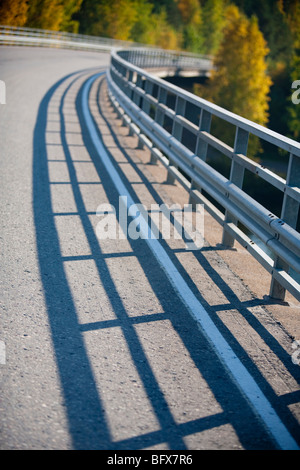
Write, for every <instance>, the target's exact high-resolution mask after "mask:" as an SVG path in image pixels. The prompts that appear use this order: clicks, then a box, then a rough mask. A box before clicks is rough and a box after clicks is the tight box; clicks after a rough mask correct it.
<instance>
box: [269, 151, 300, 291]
mask: <svg viewBox="0 0 300 470" xmlns="http://www.w3.org/2000/svg"><path fill="white" fill-rule="evenodd" d="M286 186H292V187H297V188H300V158H299V157H296V156H295V155H293V154H292V153H291V154H290V158H289V165H288V171H287V177H286ZM298 214H299V202H298V201H296V200H295V199H293V198H292V197H291V196H289V195H288V194H287V193H286V191H285V193H284V196H283V203H282V209H281V219H282V220H283V221H284V222H286V223H287V224H289V225H290V226H291V227H293V228H296V226H297V221H298ZM274 268H275V269H282V270H284V271H287V272H288V270H289V265H288V264H287V263H285V262H284V261H283V260H282V259H281V258H279V257H276V259H275V261H274ZM285 293H286V289H285V288H284V287H282V285H281V284H279V282H278V281H277V280H276V279H274V277H272V280H271V286H270V297H272V298H274V299H278V300H284V299H285Z"/></svg>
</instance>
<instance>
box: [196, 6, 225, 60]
mask: <svg viewBox="0 0 300 470" xmlns="http://www.w3.org/2000/svg"><path fill="white" fill-rule="evenodd" d="M226 4H227V0H207V1H206V2H205V4H204V6H203V9H202V17H203V23H202V35H203V49H204V52H205V53H206V54H211V55H214V54H216V52H217V50H218V48H219V46H220V43H221V41H222V38H223V28H224V26H225V15H224V11H225V6H226Z"/></svg>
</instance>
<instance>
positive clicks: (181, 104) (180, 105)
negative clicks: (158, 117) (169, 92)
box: [166, 96, 186, 184]
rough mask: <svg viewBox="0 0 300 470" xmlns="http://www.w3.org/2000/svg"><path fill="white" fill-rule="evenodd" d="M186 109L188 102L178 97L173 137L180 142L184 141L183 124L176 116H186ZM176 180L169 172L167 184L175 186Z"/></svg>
mask: <svg viewBox="0 0 300 470" xmlns="http://www.w3.org/2000/svg"><path fill="white" fill-rule="evenodd" d="M185 108H186V101H185V100H184V99H183V98H181V97H180V96H177V97H176V105H175V117H174V120H173V126H172V135H173V137H175V139H176V140H178V141H179V142H181V139H182V124H181V123H180V122H177V121H176V116H184V113H185ZM175 179H176V178H175V176H174V175H173V173H171V172H170V171H168V175H167V181H166V182H167V184H174V182H175Z"/></svg>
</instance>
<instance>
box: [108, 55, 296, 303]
mask: <svg viewBox="0 0 300 470" xmlns="http://www.w3.org/2000/svg"><path fill="white" fill-rule="evenodd" d="M143 53H144V57H142V55H143ZM158 56H159V57H158V61H157V63H155V60H154V59H153V54H152V51H151V52H148V51H147V50H146V51H143V50H139V51H137V53H135V51H133V50H132V49H129V50H127V51H126V50H124V49H122V50H121V51H120V50H117V49H116V50H115V49H114V50H112V52H111V64H110V69H109V70H108V72H107V82H108V89H109V96H110V98H111V100H112V103H113V105H114V107H115V108H116V110H117V111H118V113H119V114H120V116H121V117H122V118H123V121H124V123H125V124H128V126H129V127H130V132H131V133H136V134H137V135H138V137H139V146H141V147H143V146H144V145H146V146H147V147H148V148H149V149H150V154H151V163H155V162H156V161H157V160H160V161H161V163H162V164H163V165H164V166H165V167H166V169H167V174H168V176H167V182H169V183H172V182H174V180H175V179H177V180H178V181H179V182H180V183H181V184H182V185H183V186H184V187H185V188H186V189H187V191H188V193H189V197H190V201H192V202H193V203H197V202H199V203H202V204H204V206H205V207H206V209H207V210H208V212H209V213H210V214H211V215H212V216H213V217H214V218H215V219H216V220H217V221H218V222H219V223H220V224H221V225H222V226H223V239H222V244H223V245H224V246H228V247H232V246H233V244H234V241H235V240H237V241H239V242H240V243H241V244H242V245H243V246H244V247H245V248H247V249H248V251H249V252H250V253H251V254H252V255H253V256H254V257H255V258H256V259H257V260H258V261H259V262H260V264H261V265H262V266H263V267H264V268H265V269H266V270H267V271H268V272H269V273H270V274H271V286H270V296H271V297H273V298H276V299H280V300H284V298H285V292H286V289H287V290H289V291H290V292H291V293H292V294H293V295H294V297H295V298H297V299H298V300H299V301H300V233H299V232H298V231H297V230H296V225H297V221H298V213H299V207H300V158H299V157H300V144H299V143H298V142H296V141H294V140H292V139H290V138H288V137H285V136H283V135H280V134H278V133H276V132H274V131H271V130H270V129H267V128H266V127H263V126H261V125H258V124H256V123H254V122H252V121H249V120H247V119H245V118H243V117H241V116H238V115H236V114H234V113H232V112H229V111H227V110H226V109H223V108H221V107H219V106H217V105H215V104H213V103H211V102H209V101H206V100H204V99H202V98H200V97H197V96H196V95H193V94H192V93H189V92H188V91H185V90H183V89H182V88H179V87H177V86H175V85H173V84H171V83H169V82H167V81H165V80H163V79H161V78H159V77H156V76H154V75H152V74H151V68H152V67H155V66H156V65H161V66H171V65H172V64H173V65H174V67H176V66H178V63H177V62H176V56H175V55H172V53H171V52H170V51H164V50H163V51H159V52H158ZM177 58H178V53H177ZM173 59H174V60H173ZM147 60H148V61H147ZM164 60H165V63H164ZM179 60H180V59H179ZM197 60H199V59H197ZM146 69H147V70H146ZM154 90H155V92H154ZM169 95H173V97H174V98H175V101H174V100H173V101H174V102H173V104H172V105H171V104H168V100H167V97H168V96H169ZM170 103H171V102H170ZM188 103H191V104H192V105H195V107H196V109H198V112H197V114H198V119H199V121H198V125H196V124H195V122H192V121H190V119H189V118H188V117H187V115H186V109H187V107H186V105H187V104H188ZM212 116H216V117H218V118H221V119H222V120H223V121H225V122H226V123H230V124H232V125H233V126H234V127H235V131H236V134H235V142H234V145H233V147H232V148H231V147H230V146H228V145H227V144H225V143H224V142H222V141H220V140H219V139H217V138H216V137H215V136H214V135H212V134H211V132H210V127H211V118H212ZM165 118H167V119H169V121H170V122H169V123H168V124H167V126H166V125H165V122H164V121H165ZM184 130H188V131H190V133H191V134H193V135H194V136H195V140H194V141H193V144H192V146H190V147H189V148H187V147H186V146H185V145H187V144H184V143H183V138H182V137H183V132H184ZM250 134H253V135H255V136H257V137H259V138H260V139H263V140H265V141H267V142H269V143H271V144H273V145H275V146H276V147H278V148H281V149H283V150H286V151H288V152H289V162H288V169H287V176H286V179H284V178H282V177H280V176H278V175H276V174H275V173H273V172H271V171H270V170H268V169H267V168H265V167H264V166H262V165H260V164H259V163H257V162H255V161H254V160H252V159H250V158H249V157H247V149H248V139H249V136H250ZM189 144H190V143H189ZM193 146H194V147H193ZM209 146H211V147H212V148H215V149H217V150H218V151H220V152H221V154H223V155H224V158H226V157H229V158H230V159H231V164H230V165H231V170H230V176H229V178H228V179H227V178H225V177H224V176H223V175H221V174H220V173H219V172H218V171H217V170H216V169H214V168H213V167H212V166H210V165H209V164H208V162H207V161H206V160H207V152H208V148H209ZM245 170H249V171H250V172H252V173H254V174H256V175H257V176H258V177H259V178H262V180H264V181H267V182H268V183H270V184H271V185H272V186H274V187H276V188H277V189H279V191H282V194H283V199H282V206H281V216H280V217H278V216H275V215H274V214H272V213H271V212H270V211H269V210H268V209H267V208H265V207H264V206H263V205H262V204H261V203H259V202H258V201H256V200H255V199H254V198H253V197H250V196H249V195H248V194H247V193H245V192H244V191H243V185H244V174H245ZM206 194H207V195H208V198H207V196H206ZM214 201H215V202H214ZM218 204H219V205H220V206H221V207H222V208H223V211H221V210H220V209H219V207H218ZM240 224H241V225H242V226H244V227H245V228H246V229H247V230H248V233H247V231H246V232H245V230H244V229H242V228H241V226H240ZM253 237H254V239H255V238H256V239H258V240H260V241H261V242H262V244H260V243H257V242H254V241H253ZM264 247H265V248H267V249H265V248H264ZM268 250H270V253H269V252H268ZM297 276H298V278H297Z"/></svg>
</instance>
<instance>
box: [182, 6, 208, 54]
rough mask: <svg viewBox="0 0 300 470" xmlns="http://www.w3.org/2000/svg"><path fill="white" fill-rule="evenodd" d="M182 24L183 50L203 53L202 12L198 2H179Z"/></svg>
mask: <svg viewBox="0 0 300 470" xmlns="http://www.w3.org/2000/svg"><path fill="white" fill-rule="evenodd" d="M177 8H178V10H179V13H180V18H181V23H182V48H183V49H185V50H187V51H190V52H202V48H203V37H202V11H201V5H200V3H199V1H198V0H177Z"/></svg>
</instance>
